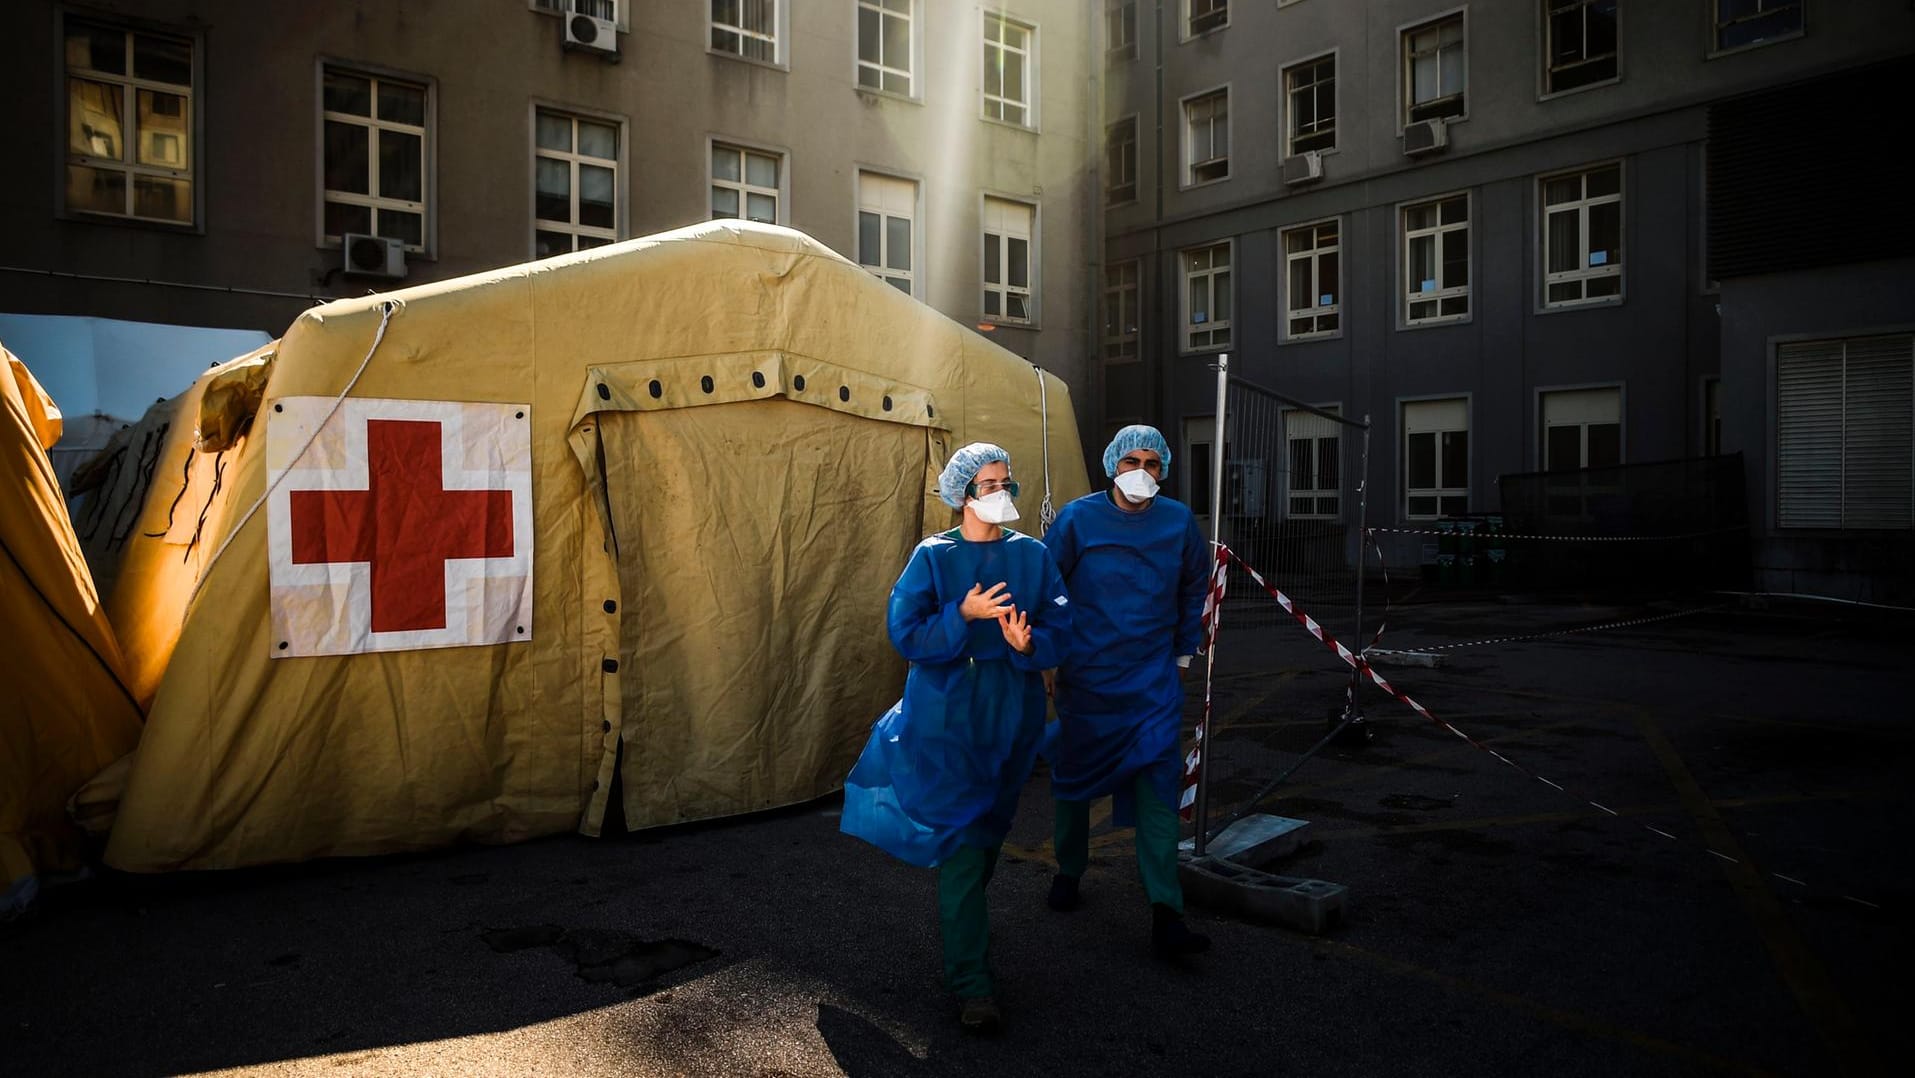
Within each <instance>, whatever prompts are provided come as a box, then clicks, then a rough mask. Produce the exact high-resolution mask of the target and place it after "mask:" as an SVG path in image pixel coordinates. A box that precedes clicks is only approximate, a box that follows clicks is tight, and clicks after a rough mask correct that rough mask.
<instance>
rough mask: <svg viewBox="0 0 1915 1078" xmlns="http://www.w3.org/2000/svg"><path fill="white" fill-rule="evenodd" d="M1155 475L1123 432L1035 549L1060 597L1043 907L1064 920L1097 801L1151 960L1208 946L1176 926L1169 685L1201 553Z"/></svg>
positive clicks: (1205, 568) (1157, 467)
mask: <svg viewBox="0 0 1915 1078" xmlns="http://www.w3.org/2000/svg"><path fill="white" fill-rule="evenodd" d="M1169 468H1170V446H1169V445H1168V444H1167V443H1165V441H1164V436H1163V435H1162V434H1160V433H1159V432H1158V431H1157V429H1156V428H1155V427H1146V426H1141V425H1138V426H1129V427H1125V428H1124V429H1122V430H1120V431H1118V432H1117V436H1116V438H1114V439H1112V441H1111V443H1110V446H1109V447H1108V448H1106V449H1105V450H1104V474H1105V475H1108V476H1110V477H1111V478H1112V479H1114V480H1115V483H1114V485H1113V486H1112V488H1111V489H1110V490H1107V491H1102V492H1099V493H1094V494H1089V495H1086V496H1084V497H1082V498H1079V499H1077V500H1076V501H1073V502H1071V503H1070V504H1068V505H1066V506H1064V508H1063V509H1062V510H1060V511H1059V512H1058V514H1057V522H1056V523H1055V524H1053V525H1052V526H1051V530H1050V531H1049V533H1047V534H1046V535H1045V536H1044V545H1045V546H1047V547H1049V548H1050V551H1051V554H1052V556H1053V557H1055V558H1056V559H1057V567H1058V569H1059V570H1060V571H1062V572H1063V574H1064V586H1065V587H1066V588H1067V589H1068V590H1069V592H1070V596H1071V642H1070V649H1069V651H1068V652H1067V654H1066V655H1065V657H1064V661H1063V664H1062V666H1061V667H1060V668H1059V669H1058V671H1057V673H1056V675H1055V677H1056V680H1055V690H1054V691H1055V693H1056V701H1057V717H1058V727H1057V731H1056V741H1055V744H1054V745H1051V746H1049V747H1047V749H1046V756H1047V757H1049V759H1050V761H1051V793H1052V796H1053V797H1054V798H1055V799H1056V821H1055V822H1056V831H1055V835H1054V837H1055V839H1056V848H1057V869H1058V871H1057V875H1056V877H1055V878H1053V879H1052V881H1051V891H1050V895H1049V898H1048V901H1049V903H1050V905H1051V908H1052V909H1055V910H1059V911H1068V910H1072V909H1075V908H1076V907H1077V905H1078V903H1079V901H1080V894H1079V889H1078V882H1079V881H1080V880H1081V879H1082V878H1083V876H1084V869H1085V868H1086V867H1087V866H1088V864H1089V862H1090V847H1089V841H1090V802H1091V801H1092V800H1094V799H1096V798H1099V797H1104V796H1106V795H1108V796H1110V797H1111V798H1112V799H1113V811H1112V817H1113V820H1114V821H1115V822H1116V824H1117V825H1118V826H1119V827H1130V826H1134V827H1136V829H1137V868H1138V872H1139V874H1140V875H1142V877H1143V882H1144V891H1145V893H1146V894H1147V895H1148V896H1149V898H1150V910H1151V944H1152V946H1153V948H1154V949H1155V950H1156V952H1157V953H1158V954H1159V955H1163V956H1174V955H1180V954H1192V953H1195V952H1198V951H1202V950H1205V949H1207V948H1208V947H1209V946H1210V939H1209V938H1208V937H1206V936H1203V935H1199V934H1198V933H1195V932H1192V931H1191V930H1190V928H1189V926H1187V925H1186V924H1185V923H1184V918H1183V909H1184V898H1183V888H1182V886H1181V885H1179V884H1178V882H1177V838H1178V824H1177V809H1176V805H1177V798H1178V794H1179V790H1178V786H1179V785H1180V779H1181V778H1182V774H1183V766H1182V760H1181V757H1180V753H1179V745H1178V735H1179V731H1180V729H1181V725H1182V722H1183V705H1184V688H1183V672H1184V669H1185V668H1187V667H1188V666H1189V665H1190V659H1191V656H1193V655H1195V654H1196V653H1197V650H1198V645H1199V643H1200V626H1201V623H1202V620H1203V605H1204V593H1205V591H1206V589H1207V588H1208V586H1209V579H1210V570H1211V554H1210V544H1209V543H1208V542H1207V541H1205V539H1204V537H1203V534H1202V532H1200V531H1199V530H1198V529H1197V521H1196V518H1195V517H1194V516H1192V514H1191V512H1190V510H1189V508H1187V507H1186V506H1184V504H1183V503H1181V502H1177V501H1173V500H1171V499H1170V498H1167V497H1164V496H1162V495H1160V494H1159V493H1158V483H1159V482H1160V481H1161V480H1162V479H1163V476H1164V473H1165V472H1166V471H1167V470H1169Z"/></svg>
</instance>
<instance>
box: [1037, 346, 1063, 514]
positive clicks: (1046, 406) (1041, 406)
mask: <svg viewBox="0 0 1915 1078" xmlns="http://www.w3.org/2000/svg"><path fill="white" fill-rule="evenodd" d="M1031 370H1033V371H1035V372H1037V411H1038V415H1039V417H1040V419H1041V420H1042V422H1043V427H1044V500H1043V501H1042V502H1040V503H1038V507H1037V523H1038V526H1039V532H1038V534H1039V536H1042V535H1043V534H1044V533H1046V532H1049V531H1050V530H1051V525H1052V524H1054V523H1056V522H1057V507H1056V506H1055V505H1052V504H1051V401H1050V393H1049V390H1048V389H1047V388H1046V387H1045V385H1044V368H1042V367H1040V366H1038V365H1037V364H1035V363H1033V364H1031Z"/></svg>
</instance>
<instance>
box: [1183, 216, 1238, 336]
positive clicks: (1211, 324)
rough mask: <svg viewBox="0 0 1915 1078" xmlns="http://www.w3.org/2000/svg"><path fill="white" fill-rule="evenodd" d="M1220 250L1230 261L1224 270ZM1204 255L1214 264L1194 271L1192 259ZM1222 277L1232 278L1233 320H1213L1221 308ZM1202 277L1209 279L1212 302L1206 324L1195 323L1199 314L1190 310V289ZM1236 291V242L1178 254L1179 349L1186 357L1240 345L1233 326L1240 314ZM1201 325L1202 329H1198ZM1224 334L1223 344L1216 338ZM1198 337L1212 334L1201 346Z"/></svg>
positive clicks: (1184, 250) (1210, 244)
mask: <svg viewBox="0 0 1915 1078" xmlns="http://www.w3.org/2000/svg"><path fill="white" fill-rule="evenodd" d="M1219 250H1221V251H1223V253H1224V257H1225V258H1226V259H1228V262H1227V263H1226V264H1225V265H1223V266H1221V267H1219V266H1218V265H1217V263H1216V260H1215V257H1214V256H1215V254H1216V252H1217V251H1219ZM1200 252H1202V253H1208V254H1210V255H1212V256H1213V257H1212V259H1211V263H1210V265H1208V266H1206V267H1204V268H1202V269H1194V268H1192V266H1191V261H1192V258H1193V256H1195V255H1197V254H1198V253H1200ZM1219 274H1228V275H1229V277H1230V282H1229V285H1228V294H1229V296H1230V313H1231V318H1221V319H1220V318H1213V317H1211V315H1212V314H1214V313H1215V311H1216V308H1217V293H1218V289H1217V282H1216V278H1217V276H1218V275H1219ZM1199 278H1203V279H1204V280H1205V285H1204V287H1205V289H1206V293H1205V294H1206V295H1207V296H1208V297H1209V302H1208V303H1206V304H1205V306H1206V307H1208V308H1209V310H1208V311H1206V312H1205V317H1204V321H1202V322H1193V321H1191V318H1192V316H1193V315H1194V314H1195V312H1193V311H1192V310H1191V309H1190V290H1191V286H1192V285H1193V284H1194V283H1195V282H1196V281H1197V280H1198V279H1199ZM1236 289H1237V241H1236V240H1234V239H1228V240H1219V241H1217V242H1215V243H1202V244H1198V245H1197V246H1195V247H1186V248H1184V249H1183V250H1181V251H1178V252H1177V323H1178V325H1179V326H1180V327H1181V328H1180V329H1179V330H1178V333H1177V349H1178V351H1179V352H1181V353H1183V354H1184V355H1196V354H1198V353H1204V352H1222V351H1226V350H1228V349H1229V348H1230V347H1231V346H1232V345H1233V344H1234V343H1235V342H1236V339H1237V333H1236V328H1235V325H1234V323H1233V319H1234V318H1235V316H1236V311H1237V295H1236ZM1199 326H1201V327H1202V328H1201V329H1200V328H1198V327H1199ZM1220 332H1221V333H1223V334H1224V339H1223V340H1221V341H1219V340H1217V339H1216V337H1217V334H1218V333H1220ZM1198 334H1207V335H1209V339H1208V340H1206V341H1204V342H1203V343H1198V342H1197V341H1196V337H1197V335H1198Z"/></svg>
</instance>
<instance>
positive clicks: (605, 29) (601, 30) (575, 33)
mask: <svg viewBox="0 0 1915 1078" xmlns="http://www.w3.org/2000/svg"><path fill="white" fill-rule="evenodd" d="M567 6H568V7H570V8H571V9H572V10H571V11H569V12H565V13H563V14H562V15H561V18H563V19H564V20H565V47H566V48H568V49H578V50H581V51H584V52H595V53H598V54H599V55H601V56H608V57H615V56H617V55H618V8H617V6H616V5H614V4H604V3H598V4H589V5H580V4H578V3H576V2H573V3H570V4H568V5H567ZM581 6H584V7H590V8H591V9H593V11H594V12H597V13H595V14H587V13H585V12H583V11H579V10H578V8H580V7H581ZM601 14H602V15H609V16H611V17H610V18H602V17H601Z"/></svg>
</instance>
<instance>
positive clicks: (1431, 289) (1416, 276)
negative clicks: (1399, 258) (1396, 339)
mask: <svg viewBox="0 0 1915 1078" xmlns="http://www.w3.org/2000/svg"><path fill="white" fill-rule="evenodd" d="M1403 278H1404V280H1403V287H1404V311H1403V320H1404V322H1405V323H1407V324H1409V325H1419V324H1423V323H1430V322H1445V321H1454V320H1455V319H1459V318H1465V317H1468V315H1469V196H1468V195H1451V196H1449V197H1448V198H1440V199H1435V200H1433V201H1430V202H1419V203H1416V204H1414V205H1410V206H1405V207H1403Z"/></svg>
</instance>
